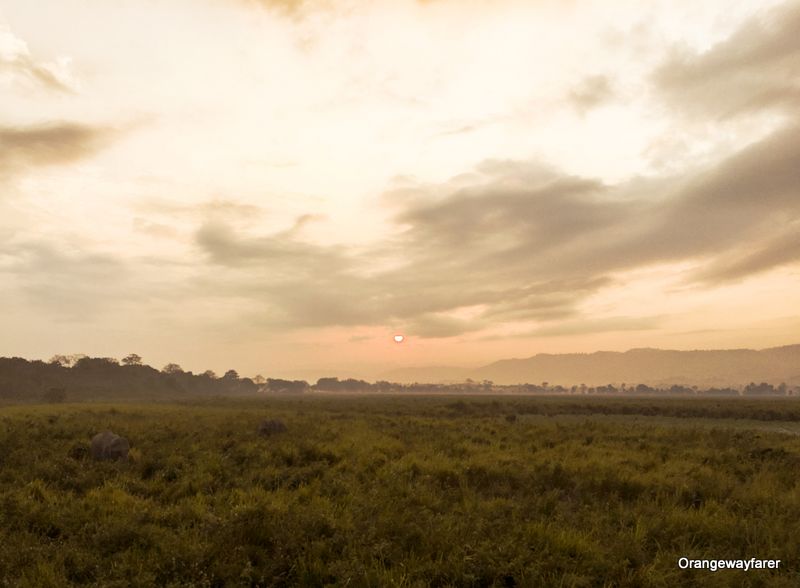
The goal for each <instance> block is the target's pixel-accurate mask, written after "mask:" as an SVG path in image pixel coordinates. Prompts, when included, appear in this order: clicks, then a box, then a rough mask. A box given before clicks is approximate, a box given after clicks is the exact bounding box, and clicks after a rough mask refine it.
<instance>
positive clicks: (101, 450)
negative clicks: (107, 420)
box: [91, 431, 130, 459]
mask: <svg viewBox="0 0 800 588" xmlns="http://www.w3.org/2000/svg"><path fill="white" fill-rule="evenodd" d="M129 449H130V444H129V443H128V440H127V439H126V438H125V437H120V436H119V435H115V434H114V433H112V432H111V431H104V432H102V433H98V434H97V435H95V436H94V437H92V447H91V453H92V457H93V458H94V459H127V458H128V450H129Z"/></svg>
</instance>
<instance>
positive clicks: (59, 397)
mask: <svg viewBox="0 0 800 588" xmlns="http://www.w3.org/2000/svg"><path fill="white" fill-rule="evenodd" d="M66 399H67V391H66V390H65V389H64V388H60V387H58V388H49V389H48V390H47V392H45V393H44V395H43V396H42V400H44V401H45V402H50V403H53V404H56V403H61V402H64V401H65V400H66Z"/></svg>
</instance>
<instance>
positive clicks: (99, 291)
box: [0, 240, 135, 322]
mask: <svg viewBox="0 0 800 588" xmlns="http://www.w3.org/2000/svg"><path fill="white" fill-rule="evenodd" d="M3 248H4V250H5V255H6V257H7V260H8V261H7V262H6V263H4V264H3V265H2V266H0V273H2V274H4V275H5V278H4V280H7V281H8V282H9V283H12V284H14V285H15V286H16V287H18V288H20V290H21V292H22V293H23V294H24V299H25V301H26V303H27V304H29V305H32V306H34V307H36V308H37V309H39V311H43V312H46V313H47V314H48V315H50V316H53V317H55V318H57V319H58V320H66V321H78V322H80V321H86V320H89V319H91V318H92V317H94V316H96V315H97V314H99V313H102V312H104V311H107V310H109V309H110V308H113V307H114V305H115V304H119V302H120V301H122V300H134V299H135V293H134V291H133V290H132V289H131V288H130V286H129V284H128V283H127V278H128V274H129V272H128V269H127V266H126V264H125V263H124V262H122V261H121V260H119V259H117V258H116V257H113V256H110V255H107V254H102V253H97V252H92V251H89V250H87V249H86V248H85V247H78V246H75V245H74V244H73V245H71V246H70V245H68V244H65V243H60V244H56V243H54V242H50V241H45V240H36V241H31V240H29V241H26V242H17V243H9V242H7V243H5V244H4V245H3Z"/></svg>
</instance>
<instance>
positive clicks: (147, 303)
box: [0, 0, 800, 379]
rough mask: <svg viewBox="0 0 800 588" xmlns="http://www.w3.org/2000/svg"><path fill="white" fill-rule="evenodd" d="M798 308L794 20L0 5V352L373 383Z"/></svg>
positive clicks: (787, 332) (532, 11) (672, 337)
mask: <svg viewBox="0 0 800 588" xmlns="http://www.w3.org/2000/svg"><path fill="white" fill-rule="evenodd" d="M798 300H800V2H798V1H792V2H781V1H771V0H758V1H751V2H730V1H729V0H725V1H722V0H704V1H703V2H696V1H682V0H677V1H676V0H670V1H660V0H655V1H652V2H637V1H626V0H619V1H608V0H605V1H583V0H569V1H566V0H561V1H556V0H552V1H550V0H539V1H516V0H498V1H493V2H489V1H488V0H427V1H424V2H422V1H415V0H407V1H406V0H392V1H388V0H387V1H379V0H374V1H369V0H359V1H357V2H348V1H345V0H336V1H335V2H334V1H333V0H171V1H170V2H157V1H156V0H119V1H117V2H103V1H102V0H58V1H55V0H43V1H42V2H35V3H33V2H30V1H29V0H7V1H6V2H4V3H3V5H2V7H0V309H2V311H1V312H0V355H2V356H21V357H27V358H39V359H45V360H46V359H48V358H49V357H51V356H52V355H54V354H57V353H61V354H70V353H85V354H88V355H91V356H98V357H116V358H121V357H123V356H125V355H127V354H128V353H133V352H135V353H138V354H139V355H141V356H142V357H143V358H144V361H145V363H148V364H150V365H153V366H155V367H161V366H162V365H164V364H166V363H168V362H175V363H178V364H180V365H181V366H182V367H183V368H184V369H186V370H193V371H203V370H205V369H214V370H217V371H218V372H223V371H225V370H227V369H231V368H232V369H236V370H237V371H239V373H240V374H242V375H250V376H253V375H256V374H262V375H264V376H269V377H302V378H307V379H314V378H316V377H320V376H325V375H339V376H342V377H346V376H357V377H365V378H370V379H374V378H377V377H379V376H380V375H381V374H382V373H385V372H386V371H388V370H391V369H394V368H398V367H408V366H421V365H447V366H463V367H468V366H480V365H484V364H486V363H489V362H491V361H495V360H499V359H506V358H511V357H529V356H532V355H534V354H536V353H543V352H544V353H562V352H592V351H596V350H619V351H622V350H626V349H630V348H637V347H660V348H669V349H705V348H742V347H747V348H764V347H771V346H778V345H786V344H792V343H798V342H800V335H798V334H799V333H800V305H799V304H798ZM395 334H403V335H405V340H404V341H403V342H402V343H399V344H398V343H395V341H394V339H393V336H394V335H395Z"/></svg>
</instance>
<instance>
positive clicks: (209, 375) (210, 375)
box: [201, 370, 217, 380]
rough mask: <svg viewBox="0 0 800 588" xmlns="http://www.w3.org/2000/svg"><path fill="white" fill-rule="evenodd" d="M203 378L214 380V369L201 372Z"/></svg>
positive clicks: (215, 375)
mask: <svg viewBox="0 0 800 588" xmlns="http://www.w3.org/2000/svg"><path fill="white" fill-rule="evenodd" d="M201 375H202V376H203V377H204V378H208V379H209V380H216V379H217V374H216V372H215V371H214V370H206V371H204V372H203V373H202V374H201Z"/></svg>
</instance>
